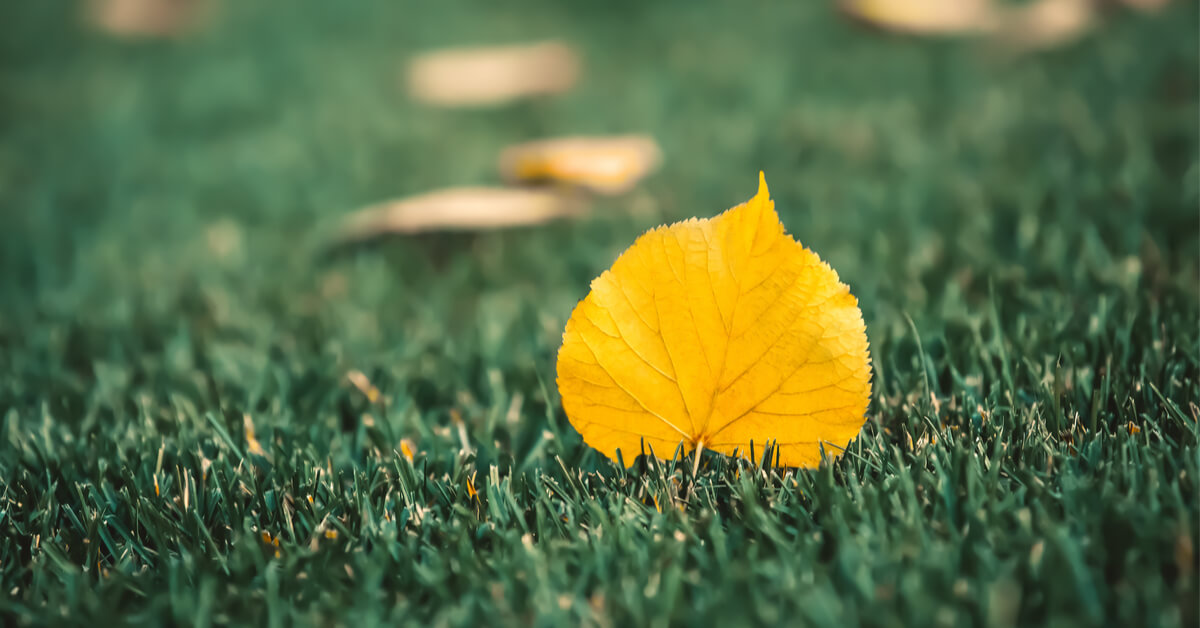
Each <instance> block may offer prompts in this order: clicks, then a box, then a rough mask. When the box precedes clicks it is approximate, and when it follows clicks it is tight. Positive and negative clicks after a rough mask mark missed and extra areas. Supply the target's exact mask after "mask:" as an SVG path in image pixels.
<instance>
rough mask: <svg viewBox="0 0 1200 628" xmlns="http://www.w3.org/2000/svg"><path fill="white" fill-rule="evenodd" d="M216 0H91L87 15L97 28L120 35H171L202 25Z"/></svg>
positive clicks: (88, 4) (184, 32) (183, 32)
mask: <svg viewBox="0 0 1200 628" xmlns="http://www.w3.org/2000/svg"><path fill="white" fill-rule="evenodd" d="M214 4H215V0H89V2H88V3H87V17H88V20H89V21H90V22H91V24H92V26H93V27H94V28H96V29H97V30H101V31H104V32H107V33H109V34H111V35H117V36H120V37H170V36H174V35H181V34H186V33H188V32H191V31H193V30H195V29H197V28H199V27H200V26H202V25H203V24H204V23H205V22H206V21H207V20H208V18H209V17H210V16H211V14H212V10H213V8H214Z"/></svg>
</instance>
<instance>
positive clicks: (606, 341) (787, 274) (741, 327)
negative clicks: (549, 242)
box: [558, 174, 871, 467]
mask: <svg viewBox="0 0 1200 628" xmlns="http://www.w3.org/2000/svg"><path fill="white" fill-rule="evenodd" d="M870 382H871V365H870V357H869V355H868V352H867V336H866V330H865V327H864V325H863V320H862V313H861V312H860V311H859V309H858V301H857V299H855V298H854V296H852V295H851V294H850V291H849V288H847V287H846V285H845V284H843V283H841V282H840V281H839V280H838V276H837V273H836V272H834V270H833V269H831V268H830V267H829V266H828V265H827V264H825V263H824V262H822V261H821V259H820V258H819V257H817V255H816V254H815V253H813V252H812V251H810V250H808V249H806V248H804V247H803V246H801V245H800V244H799V243H798V242H796V241H795V240H794V239H792V238H791V236H789V235H787V234H786V233H785V232H784V229H783V224H782V223H781V222H780V221H779V216H778V215H777V214H776V213H775V203H774V202H773V201H771V199H770V198H769V196H768V193H767V184H766V180H765V179H764V178H763V176H762V175H761V174H760V175H759V190H758V194H757V195H755V197H754V198H752V199H750V200H749V201H747V202H746V203H743V204H741V205H738V206H737V207H734V208H732V209H730V210H728V211H726V212H725V213H723V214H721V215H719V216H717V217H715V218H711V219H695V218H693V219H691V220H687V221H685V222H680V223H676V224H673V225H670V226H664V227H659V228H657V229H654V230H652V231H650V232H648V233H646V234H644V235H642V236H641V237H640V238H638V240H637V241H636V242H635V243H634V245H633V246H632V247H630V248H629V250H627V251H625V253H623V254H622V255H621V256H620V257H619V258H618V259H617V261H616V263H614V264H613V267H612V269H610V270H608V271H606V272H605V273H604V274H602V275H601V276H600V277H599V278H597V279H596V280H595V281H593V282H592V291H591V293H589V294H588V296H587V298H585V299H584V300H583V301H581V302H580V303H579V305H578V306H577V307H576V308H575V311H574V312H573V313H572V314H571V318H570V320H569V321H567V327H566V330H565V331H564V333H563V346H562V349H560V350H559V353H558V389H559V392H560V393H561V394H562V400H563V407H564V409H565V410H566V412H567V416H568V418H569V419H570V421H571V424H572V425H574V426H575V429H577V430H579V432H580V434H582V435H583V439H584V441H586V442H587V443H588V444H589V445H591V446H592V447H595V448H596V449H598V450H600V451H601V452H603V453H604V454H605V455H606V456H608V457H609V458H612V459H613V460H616V459H617V452H618V450H619V451H620V452H621V456H622V458H623V459H624V461H625V463H626V464H632V463H633V460H634V458H636V457H637V455H638V454H639V453H641V451H642V443H643V442H644V443H645V445H646V449H647V451H649V450H650V449H652V450H653V452H654V453H655V455H657V456H659V457H669V456H671V455H673V454H674V452H675V449H676V447H678V446H679V445H682V446H683V448H684V451H685V452H690V451H692V450H693V449H694V448H696V447H703V448H704V449H709V450H715V451H718V452H721V453H724V454H729V455H732V454H734V453H735V452H737V453H738V454H740V455H746V456H748V455H749V454H750V449H751V444H752V443H753V446H754V447H755V448H756V453H757V452H761V451H762V448H763V446H764V445H766V444H767V442H768V441H771V442H774V443H775V444H776V445H777V447H778V450H779V463H780V464H781V465H783V466H797V467H812V466H816V465H817V464H819V463H820V460H821V446H822V445H824V446H825V448H826V451H827V453H829V454H832V455H834V456H836V455H838V454H840V452H841V448H843V447H845V446H846V445H847V444H848V443H849V441H850V440H851V439H853V438H854V436H855V435H857V434H858V432H859V430H860V429H861V428H862V425H863V421H864V415H865V412H866V407H867V401H868V398H869V396H870V391H871V383H870Z"/></svg>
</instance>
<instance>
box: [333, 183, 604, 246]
mask: <svg viewBox="0 0 1200 628" xmlns="http://www.w3.org/2000/svg"><path fill="white" fill-rule="evenodd" d="M583 210H584V207H583V206H582V204H581V203H580V202H579V200H578V199H575V198H573V197H571V196H568V195H566V194H563V193H561V192H555V191H550V190H528V189H520V188H488V187H471V188H450V189H446V190H438V191H436V192H429V193H427V194H422V195H419V196H413V197H409V198H404V199H400V200H396V201H390V202H387V203H381V204H379V205H374V206H371V207H368V208H366V209H362V210H359V211H357V212H355V213H353V214H350V215H349V216H347V217H346V219H345V222H344V223H343V226H342V229H341V232H340V234H339V238H340V239H341V240H343V241H355V240H364V239H369V238H372V237H376V236H379V235H384V234H389V233H399V234H407V233H421V232H426V231H473V230H488V229H500V228H505V227H519V226H524V225H536V224H540V223H543V222H547V221H550V220H554V219H557V218H564V217H567V216H574V215H578V214H580V213H582V212H583Z"/></svg>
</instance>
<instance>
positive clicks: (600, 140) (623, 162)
mask: <svg viewBox="0 0 1200 628" xmlns="http://www.w3.org/2000/svg"><path fill="white" fill-rule="evenodd" d="M661 162H662V151H661V150H659V148H658V143H656V142H655V141H654V140H653V139H652V138H649V137H644V136H640V135H625V136H615V137H562V138H555V139H548V140H539V141H536V142H526V143H524V144H517V145H515V146H510V147H509V148H507V149H505V150H504V152H503V153H501V155H500V174H501V175H502V176H503V177H504V178H505V179H506V180H508V181H517V182H528V181H560V182H563V183H570V184H573V185H579V186H582V187H585V188H588V189H590V190H592V191H595V192H599V193H601V194H620V193H623V192H626V191H628V190H630V189H632V188H633V186H635V185H637V183H638V181H641V180H642V179H643V178H645V177H646V175H648V174H650V173H651V172H653V171H654V170H655V169H656V168H658V166H659V164H660V163H661Z"/></svg>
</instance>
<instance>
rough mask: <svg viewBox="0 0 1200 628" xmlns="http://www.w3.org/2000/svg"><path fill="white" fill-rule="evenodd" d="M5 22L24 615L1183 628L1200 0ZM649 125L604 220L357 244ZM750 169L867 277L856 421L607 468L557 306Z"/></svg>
mask: <svg viewBox="0 0 1200 628" xmlns="http://www.w3.org/2000/svg"><path fill="white" fill-rule="evenodd" d="M0 16H2V17H0V429H2V430H3V434H4V436H3V439H4V444H2V445H0V591H2V592H3V593H2V595H3V597H0V623H3V624H5V625H47V624H60V623H61V624H74V625H86V624H87V623H89V622H90V623H93V624H98V623H99V622H103V625H118V624H125V623H130V624H139V625H144V624H151V625H152V624H193V623H194V624H197V625H212V624H226V623H236V624H242V623H245V624H252V625H270V626H282V625H288V624H293V623H297V624H320V625H349V626H361V627H366V626H369V625H377V624H389V625H390V624H408V625H418V626H425V625H434V626H438V625H446V626H453V625H478V624H483V623H486V624H518V625H529V624H533V625H546V626H549V625H576V624H584V625H594V626H627V625H668V624H680V625H694V624H714V625H741V624H784V623H786V624H800V625H818V626H819V625H854V624H863V625H878V626H900V625H912V626H925V625H936V626H959V625H991V626H1016V625H1021V626H1030V625H1059V626H1066V625H1082V626H1088V625H1114V626H1133V625H1144V626H1194V625H1196V623H1197V621H1200V617H1198V613H1197V609H1198V607H1200V594H1198V591H1200V588H1198V587H1200V584H1198V574H1197V550H1198V548H1200V538H1198V537H1200V533H1198V526H1200V495H1198V490H1200V487H1198V485H1197V477H1198V474H1200V449H1198V436H1200V427H1198V425H1197V419H1198V416H1197V415H1198V414H1200V326H1198V321H1200V209H1198V207H1200V135H1198V120H1200V106H1198V105H1200V79H1198V77H1200V52H1198V38H1197V32H1198V29H1197V24H1198V23H1200V10H1198V8H1197V4H1196V3H1194V2H1185V1H1178V2H1175V3H1173V4H1172V5H1170V6H1169V7H1167V9H1166V10H1165V11H1164V12H1163V13H1162V14H1159V15H1142V14H1139V13H1136V12H1132V11H1130V10H1128V9H1120V8H1114V9H1113V10H1112V11H1111V12H1110V14H1109V15H1107V16H1106V19H1105V20H1104V22H1103V23H1102V24H1101V25H1100V26H1099V27H1098V28H1097V29H1096V30H1095V31H1094V32H1093V33H1091V35H1089V36H1088V37H1086V38H1085V39H1083V40H1081V41H1078V42H1075V43H1073V44H1070V45H1067V46H1064V47H1062V48H1059V49H1056V50H1052V51H1048V52H1044V53H1041V54H1037V55H1030V56H1024V57H1019V58H1012V57H1008V56H1005V55H1002V54H998V53H997V52H996V51H995V50H994V49H992V48H989V47H988V46H986V45H983V44H981V43H979V42H972V41H938V40H928V39H926V40H919V39H910V38H903V37H896V36H889V35H886V34H883V33H879V32H875V31H871V30H868V29H864V28H862V27H860V26H859V25H856V24H853V23H850V22H847V21H846V20H845V19H844V18H842V17H841V16H839V15H838V14H837V13H836V12H835V11H834V10H833V9H832V8H831V6H829V3H826V2H791V3H783V2H759V1H755V2H735V1H732V0H729V1H716V2H703V3H702V2H662V3H654V4H650V3H639V2H632V1H625V0H618V1H615V2H608V3H573V2H566V3H563V2H549V1H534V0H516V1H514V2H505V3H499V2H492V3H484V2H477V3H474V4H467V3H450V2H439V3H422V4H421V5H417V4H415V3H413V4H409V3H397V2H385V1H383V0H361V1H358V2H348V3H332V2H323V1H320V0H262V1H259V2H235V1H229V2H226V3H225V5H224V7H223V10H222V11H221V12H220V13H219V14H218V15H217V16H216V19H215V21H214V23H213V24H212V25H211V26H210V27H209V28H208V29H207V30H204V31H202V32H199V33H197V34H196V35H194V36H192V37H187V38H182V39H177V40H168V41H132V42H131V41H117V40H114V39H112V38H109V37H106V36H104V35H101V34H97V33H94V32H90V31H88V30H87V29H86V28H85V27H84V26H83V25H82V24H81V22H80V20H79V19H78V16H77V7H76V5H75V3H73V2H66V1H65V0H39V1H36V2H33V1H29V2H19V3H10V4H9V6H6V7H4V8H2V9H0ZM544 38H561V39H563V40H566V41H569V42H571V43H572V44H573V45H575V46H576V47H577V48H578V49H579V50H580V52H581V54H582V55H583V58H584V71H583V76H582V80H581V82H580V84H579V85H578V87H577V88H576V89H574V90H573V91H571V92H569V93H567V94H564V95H561V96H558V97H554V98H547V99H542V100H539V101H536V102H530V103H523V104H515V105H511V106H506V107H501V108H498V109H491V110H480V111H452V110H438V109H431V108H428V107H424V106H421V105H418V104H415V103H413V102H411V100H410V99H409V98H408V97H407V95H406V94H405V91H404V88H403V82H402V70H403V67H404V62H405V61H406V59H408V58H410V57H411V56H412V55H413V54H415V53H417V52H421V51H425V50H428V49H431V48H437V47H442V46H448V45H459V44H479V43H509V42H524V41H531V40H538V39H544ZM630 132H637V133H646V134H649V135H652V136H654V137H655V138H657V139H658V141H659V142H660V143H661V145H662V148H663V153H664V156H665V161H664V164H663V167H662V169H661V170H660V172H658V173H657V174H656V175H654V176H652V177H651V178H649V179H648V180H647V181H646V182H645V183H644V184H643V185H641V186H640V187H639V188H638V189H637V190H635V191H633V192H631V193H629V194H627V195H624V196H621V197H617V198H610V199H602V200H598V201H597V202H596V204H595V207H594V211H593V213H592V214H591V215H590V216H589V217H587V218H586V219H583V220H578V221H562V222H556V223H553V224H548V225H545V226H538V227H527V228H520V229H513V230H507V231H500V232H487V233H476V234H430V235H425V236H416V237H405V238H393V239H390V240H386V241H383V242H377V243H373V244H372V245H370V246H364V247H358V248H351V249H339V250H336V251H331V250H330V249H329V248H328V246H327V245H328V242H329V238H330V237H331V234H333V233H334V231H335V230H336V228H337V225H338V219H339V218H340V217H342V216H344V215H346V214H347V213H348V212H350V211H352V210H354V209H356V208H358V207H361V206H364V205H367V204H370V203H373V202H376V201H380V200H383V199H388V198H394V197H400V196H405V195H410V194H416V193H420V192H424V191H427V190H430V189H435V188H439V187H444V186H449V185H474V184H494V183H498V182H499V178H498V175H497V174H496V170H495V159H496V155H497V154H498V153H499V151H500V150H502V149H503V148H504V147H505V146H506V145H508V144H511V143H513V142H518V141H523V140H527V139H533V138H539V137H544V136H553V135H560V134H574V133H630ZM759 170H764V171H765V172H766V175H767V178H768V181H769V182H770V183H771V191H772V196H773V197H774V198H775V199H776V202H777V207H778V210H779V213H780V215H781V217H782V219H783V222H784V224H785V225H786V226H787V228H788V230H789V232H790V233H792V234H794V235H795V236H796V237H797V238H798V239H799V240H800V241H801V242H803V243H804V244H805V245H807V246H809V247H811V248H812V249H813V250H815V251H817V252H818V253H819V254H820V255H821V256H822V257H823V258H824V259H825V260H827V261H829V263H830V264H831V265H832V266H833V267H834V268H835V269H837V271H838V272H839V274H840V276H841V278H842V280H843V281H845V282H846V283H847V284H848V285H849V286H850V287H851V290H852V291H853V292H854V294H855V295H856V296H857V297H858V298H859V301H860V304H861V307H862V310H863V315H864V318H865V320H866V323H867V334H868V337H869V339H870V343H871V355H872V360H873V367H874V380H873V381H874V385H873V387H874V390H873V394H872V400H871V405H870V409H869V411H868V419H867V423H866V426H865V427H864V429H863V431H862V433H861V435H860V436H859V437H858V439H857V440H856V441H854V443H853V445H852V446H851V447H850V448H849V450H848V451H847V453H846V455H844V456H843V457H842V458H841V459H839V460H838V461H837V462H834V463H830V464H826V465H823V466H822V467H821V468H819V469H814V470H795V469H774V468H772V466H771V465H770V464H769V459H767V457H766V456H765V455H764V453H763V452H761V451H760V452H756V458H759V460H757V461H747V460H734V459H728V458H723V457H721V456H719V455H715V454H707V455H706V456H705V458H704V459H703V460H702V463H703V464H702V465H701V467H700V471H699V473H698V474H697V475H696V476H695V477H693V475H692V460H690V459H682V460H673V461H662V462H659V461H654V460H646V459H644V458H643V459H642V460H641V461H640V462H639V463H638V464H636V465H634V466H633V467H632V468H631V469H629V470H625V469H623V468H620V467H618V466H616V465H613V464H612V463H610V462H609V461H608V460H607V459H606V458H605V457H604V456H602V455H600V454H599V453H597V452H596V451H594V450H592V449H590V448H589V447H588V446H587V445H585V444H584V443H583V442H582V440H581V439H580V437H579V435H578V434H577V433H576V432H575V431H574V429H573V428H572V427H571V425H570V423H569V422H568V421H567V418H566V415H565V414H564V412H563V410H562V405H561V403H560V399H559V395H558V391H557V389H556V386H555V355H556V351H557V349H558V347H559V345H560V343H561V339H562V331H563V326H564V324H565V323H566V320H567V317H568V316H569V315H570V313H571V310H572V308H573V307H574V306H575V304H576V303H577V302H578V301H579V300H580V299H582V298H583V297H584V296H585V295H586V294H587V291H588V284H589V281H590V280H591V279H592V278H594V277H596V276H597V275H599V274H600V273H601V272H602V271H603V270H604V269H606V268H608V267H609V266H610V265H611V264H612V262H613V260H614V259H615V258H616V256H617V255H618V254H620V252H621V251H622V250H624V249H625V248H626V247H628V246H629V245H630V244H631V243H632V242H633V241H634V239H635V238H636V237H637V235H639V234H640V233H642V232H643V231H645V230H647V229H649V228H651V227H654V226H656V225H659V224H662V223H667V222H673V221H676V220H682V219H685V218H689V217H692V216H701V217H705V216H711V215H714V214H716V213H718V212H720V211H722V210H724V209H726V208H727V207H730V206H732V205H734V204H736V203H739V202H741V201H743V200H745V199H747V198H749V197H750V196H751V195H752V194H753V193H754V190H755V185H756V182H757V175H758V171H759ZM358 374H361V376H362V377H359V376H358ZM352 380H357V381H359V383H360V384H362V383H363V382H364V380H365V381H367V382H369V384H365V385H364V386H363V387H362V388H360V387H357V386H355V385H354V384H353V383H352ZM371 387H374V388H375V389H376V390H377V391H378V394H375V393H373V392H372V390H371ZM404 439H407V441H408V442H411V443H412V448H413V450H414V451H413V456H412V459H411V461H410V460H409V459H408V458H407V457H406V456H405V454H404V451H403V447H402V441H403V440H404Z"/></svg>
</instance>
